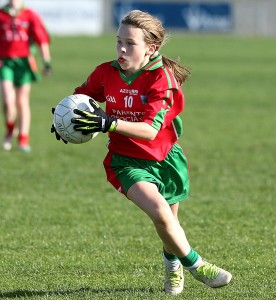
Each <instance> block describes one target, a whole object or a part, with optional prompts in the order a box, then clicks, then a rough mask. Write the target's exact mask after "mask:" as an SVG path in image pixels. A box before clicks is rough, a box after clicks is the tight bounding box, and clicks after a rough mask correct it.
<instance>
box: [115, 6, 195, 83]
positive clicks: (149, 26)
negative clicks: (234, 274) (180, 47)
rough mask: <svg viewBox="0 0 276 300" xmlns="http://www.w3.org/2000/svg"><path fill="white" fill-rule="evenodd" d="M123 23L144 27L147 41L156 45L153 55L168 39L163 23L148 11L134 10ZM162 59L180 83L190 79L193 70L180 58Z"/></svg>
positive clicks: (163, 57)
mask: <svg viewBox="0 0 276 300" xmlns="http://www.w3.org/2000/svg"><path fill="white" fill-rule="evenodd" d="M121 24H125V25H131V26H133V27H136V28H140V29H142V31H143V33H144V35H145V42H146V43H147V44H155V45H156V53H155V54H154V55H153V57H156V56H157V55H158V54H159V52H158V51H159V49H160V48H161V47H162V46H163V45H164V44H165V43H166V42H167V40H168V35H167V34H166V33H165V29H164V27H163V25H162V23H161V22H160V21H159V20H158V19H157V18H155V17H154V16H152V15H150V14H149V13H147V12H143V11H140V10H132V11H130V12H129V13H128V14H127V15H126V16H125V17H124V18H123V19H122V21H121ZM162 59H163V63H164V65H166V66H167V67H168V68H170V70H171V71H172V73H173V75H174V77H175V78H176V80H177V81H178V83H179V84H180V85H181V84H182V83H183V82H185V81H186V80H187V79H188V76H189V75H190V74H191V71H190V70H189V69H188V68H187V67H185V66H183V65H182V64H180V62H179V60H174V59H170V58H168V57H165V56H162Z"/></svg>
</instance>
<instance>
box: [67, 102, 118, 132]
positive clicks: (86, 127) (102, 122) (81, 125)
mask: <svg viewBox="0 0 276 300" xmlns="http://www.w3.org/2000/svg"><path fill="white" fill-rule="evenodd" d="M89 102H90V104H91V106H92V107H93V109H94V112H87V111H85V110H79V109H74V113H75V114H77V115H80V116H81V118H72V120H71V121H72V123H75V124H76V125H75V126H74V129H75V130H77V131H81V132H82V134H84V135H87V134H90V133H94V132H100V131H101V132H107V131H109V132H112V131H115V130H116V127H117V118H114V117H110V116H108V115H107V114H106V113H105V112H104V111H103V110H102V109H101V108H100V106H99V104H98V103H97V102H96V101H95V100H93V99H89Z"/></svg>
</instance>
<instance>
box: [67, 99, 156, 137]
mask: <svg viewBox="0 0 276 300" xmlns="http://www.w3.org/2000/svg"><path fill="white" fill-rule="evenodd" d="M89 102H90V104H91V106H92V107H93V109H94V111H93V112H87V111H84V110H79V109H75V110H74V113H75V114H77V115H79V116H80V118H73V119H72V123H74V124H76V125H75V126H74V129H75V130H77V131H81V132H82V134H90V133H94V132H100V131H101V132H107V131H109V132H112V131H115V130H116V132H118V133H120V134H122V135H125V136H128V137H132V138H140V139H144V140H153V139H154V138H155V137H156V135H157V133H158V131H157V130H156V129H155V128H153V127H152V126H150V125H149V124H147V123H145V122H126V121H123V120H119V119H116V118H114V117H110V116H108V115H107V114H106V113H105V112H104V111H103V110H102V109H101V108H100V106H99V105H98V103H97V102H96V101H94V100H93V99H90V100H89Z"/></svg>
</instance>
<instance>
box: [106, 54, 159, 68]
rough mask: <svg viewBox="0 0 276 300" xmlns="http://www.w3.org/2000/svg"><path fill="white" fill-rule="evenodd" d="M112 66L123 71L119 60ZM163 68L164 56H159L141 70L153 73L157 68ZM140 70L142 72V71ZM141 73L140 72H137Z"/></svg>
mask: <svg viewBox="0 0 276 300" xmlns="http://www.w3.org/2000/svg"><path fill="white" fill-rule="evenodd" d="M111 65H112V66H113V67H115V68H117V69H120V70H121V67H120V64H119V63H118V61H117V60H113V61H112V63H111ZM162 66H163V61H162V55H158V56H157V57H155V58H154V59H153V60H150V61H149V62H148V63H147V64H146V65H145V66H144V67H142V68H141V70H142V71H144V70H145V71H153V70H155V69H157V68H160V67H162ZM141 70H140V71H141ZM137 72H139V71H137Z"/></svg>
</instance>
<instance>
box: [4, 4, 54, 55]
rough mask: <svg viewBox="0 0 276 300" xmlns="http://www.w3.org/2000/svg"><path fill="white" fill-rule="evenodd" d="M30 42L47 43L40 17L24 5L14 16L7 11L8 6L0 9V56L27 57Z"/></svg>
mask: <svg viewBox="0 0 276 300" xmlns="http://www.w3.org/2000/svg"><path fill="white" fill-rule="evenodd" d="M31 43H36V44H38V45H41V44H43V43H49V35H48V33H47V31H46V29H45V27H44V25H43V23H42V21H41V19H40V17H39V16H38V15H37V14H36V13H35V12H34V11H32V10H30V9H28V8H25V7H23V8H22V9H21V10H20V11H19V12H18V14H17V15H15V16H11V15H10V14H9V13H8V6H5V7H4V8H2V9H0V58H17V57H28V56H29V54H30V49H29V47H30V44H31Z"/></svg>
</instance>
